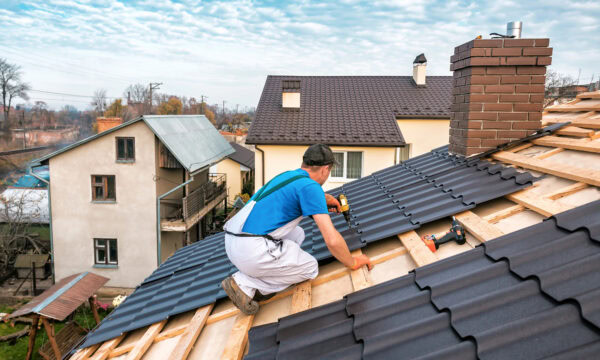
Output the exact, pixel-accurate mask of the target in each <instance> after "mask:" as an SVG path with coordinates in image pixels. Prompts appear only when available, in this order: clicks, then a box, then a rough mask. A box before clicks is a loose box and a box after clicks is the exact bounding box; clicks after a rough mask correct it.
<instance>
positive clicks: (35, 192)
mask: <svg viewBox="0 0 600 360" xmlns="http://www.w3.org/2000/svg"><path fill="white" fill-rule="evenodd" d="M36 175H37V176H38V177H40V178H42V179H43V180H45V181H48V180H49V178H50V173H49V172H48V168H47V167H42V169H39V170H38V171H37V172H36ZM0 222H11V223H28V224H48V222H49V209H48V190H47V184H46V183H45V182H44V181H42V180H40V179H38V178H36V177H34V176H32V175H23V176H21V177H20V178H19V180H17V182H15V183H14V184H13V185H11V186H9V187H8V188H7V189H6V190H4V191H3V192H2V194H1V195H0Z"/></svg>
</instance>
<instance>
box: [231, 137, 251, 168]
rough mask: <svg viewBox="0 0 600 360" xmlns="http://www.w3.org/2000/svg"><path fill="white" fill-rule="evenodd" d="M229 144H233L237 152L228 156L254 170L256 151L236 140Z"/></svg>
mask: <svg viewBox="0 0 600 360" xmlns="http://www.w3.org/2000/svg"><path fill="white" fill-rule="evenodd" d="M229 145H231V147H232V148H233V149H234V150H235V152H234V153H233V154H231V155H229V156H227V157H228V158H230V159H231V160H233V161H235V162H236V163H238V164H242V165H244V166H245V167H247V168H250V169H253V170H254V151H251V150H248V149H246V148H245V147H243V146H242V145H240V144H236V143H234V142H230V143H229Z"/></svg>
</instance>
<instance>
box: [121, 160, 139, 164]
mask: <svg viewBox="0 0 600 360" xmlns="http://www.w3.org/2000/svg"><path fill="white" fill-rule="evenodd" d="M133 163H135V160H117V164H133Z"/></svg>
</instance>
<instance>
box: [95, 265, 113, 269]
mask: <svg viewBox="0 0 600 360" xmlns="http://www.w3.org/2000/svg"><path fill="white" fill-rule="evenodd" d="M94 267H95V268H99V269H118V268H119V265H117V264H94Z"/></svg>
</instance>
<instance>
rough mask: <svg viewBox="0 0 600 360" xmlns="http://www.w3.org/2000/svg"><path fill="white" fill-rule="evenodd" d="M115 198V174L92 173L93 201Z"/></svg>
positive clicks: (112, 199) (113, 199)
mask: <svg viewBox="0 0 600 360" xmlns="http://www.w3.org/2000/svg"><path fill="white" fill-rule="evenodd" d="M115 200H117V198H116V195H115V176H114V175H92V201H115Z"/></svg>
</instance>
